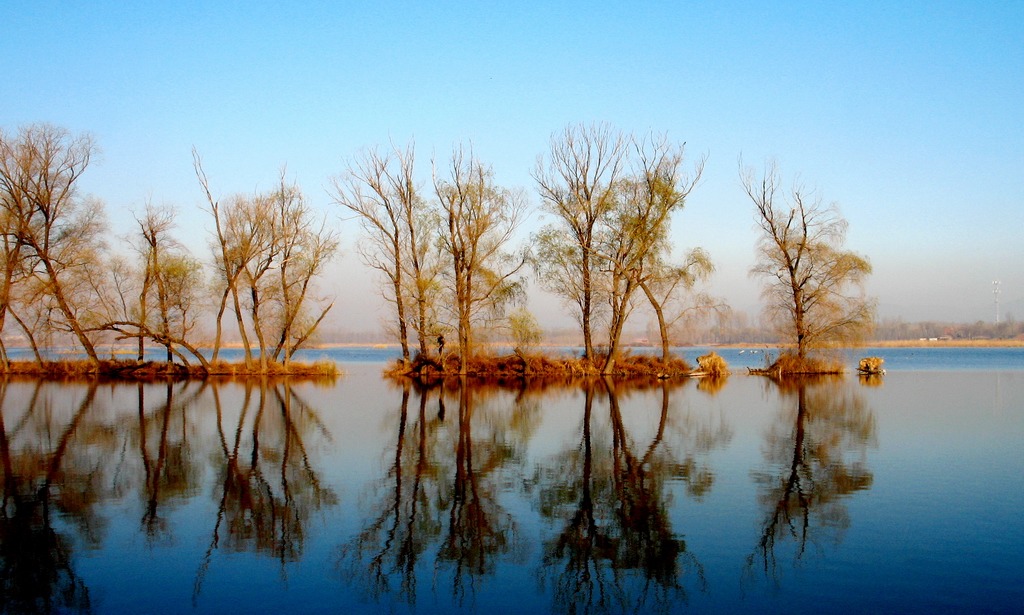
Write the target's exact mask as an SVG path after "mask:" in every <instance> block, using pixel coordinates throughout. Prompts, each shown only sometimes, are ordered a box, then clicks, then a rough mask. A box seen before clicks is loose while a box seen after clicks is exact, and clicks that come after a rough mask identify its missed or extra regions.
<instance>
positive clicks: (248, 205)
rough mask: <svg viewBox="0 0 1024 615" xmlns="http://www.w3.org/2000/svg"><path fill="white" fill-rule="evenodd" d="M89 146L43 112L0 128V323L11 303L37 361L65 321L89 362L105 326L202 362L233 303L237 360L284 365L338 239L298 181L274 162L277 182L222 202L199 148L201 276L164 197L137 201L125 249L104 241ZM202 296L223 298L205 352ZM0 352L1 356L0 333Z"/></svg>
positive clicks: (312, 324)
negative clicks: (160, 203) (89, 175)
mask: <svg viewBox="0 0 1024 615" xmlns="http://www.w3.org/2000/svg"><path fill="white" fill-rule="evenodd" d="M95 151H96V148H95V145H94V143H93V141H92V139H91V138H90V137H89V136H88V135H74V134H71V133H70V132H69V131H67V130H65V129H63V128H59V127H55V126H51V125H48V124H34V125H30V126H27V127H25V128H22V129H21V130H19V131H18V132H16V133H13V134H10V133H6V132H0V205H2V208H0V237H2V242H3V253H2V265H3V275H2V280H0V330H2V329H3V328H4V327H5V326H6V325H7V322H6V320H7V316H10V317H11V318H12V319H13V320H14V322H15V323H16V325H17V327H18V329H19V330H20V332H21V333H22V334H23V336H24V337H25V339H26V340H28V343H29V345H30V346H31V349H32V351H33V352H34V354H35V357H36V359H37V360H38V361H40V362H42V360H43V356H42V350H43V349H44V348H46V347H47V346H50V345H51V344H50V343H49V342H50V340H51V338H52V336H54V335H60V334H70V335H71V336H73V337H74V339H75V340H76V341H77V342H78V344H79V345H80V347H81V349H82V350H83V351H84V353H85V354H86V356H87V357H88V360H89V361H90V362H91V363H93V364H99V356H98V354H97V351H96V343H97V341H96V340H97V339H102V338H103V337H104V336H106V337H107V338H109V337H111V336H113V337H114V338H115V339H135V340H138V357H139V359H140V360H141V359H142V357H143V353H144V351H145V342H146V341H147V340H148V341H149V342H151V343H155V344H157V345H159V346H162V347H164V348H166V351H167V360H168V362H171V361H172V360H173V358H174V357H177V358H178V359H180V360H181V362H183V363H185V364H186V365H188V364H189V363H190V359H192V360H195V361H197V362H198V363H199V364H201V365H202V367H203V368H204V369H207V370H208V369H209V367H210V362H211V361H216V360H217V358H218V354H219V352H220V349H221V329H222V321H223V317H224V314H225V312H226V309H227V307H228V303H229V302H230V306H231V308H232V310H233V312H234V315H235V324H236V326H237V330H238V334H239V336H240V337H241V339H242V343H243V347H244V353H245V354H244V357H245V359H244V360H245V364H246V366H248V367H249V368H251V369H253V370H256V369H259V370H260V371H266V370H267V369H268V365H269V362H270V361H278V362H283V363H285V364H286V365H287V363H288V362H289V360H290V358H291V356H292V355H293V354H294V352H295V351H296V350H297V349H298V348H300V347H301V346H302V345H303V344H304V343H305V342H306V341H308V339H309V338H310V336H311V335H312V334H313V332H314V331H315V330H316V328H317V326H318V325H319V323H320V322H321V320H322V319H323V317H324V315H326V313H327V311H328V310H329V309H330V305H329V304H323V303H321V301H320V300H319V299H318V298H317V297H315V295H314V291H313V282H314V280H315V279H316V277H317V276H318V275H319V274H320V273H321V272H322V270H323V268H324V266H325V265H326V263H327V262H328V261H329V260H330V259H331V257H332V256H333V255H334V253H335V252H336V251H337V248H338V238H337V234H336V233H335V231H333V230H331V229H330V228H328V227H327V226H326V224H325V221H324V219H323V218H319V217H318V216H317V215H316V214H315V212H314V211H313V210H312V208H311V207H310V206H309V204H308V201H307V200H306V199H305V198H304V196H303V195H302V193H301V191H300V190H299V188H298V187H297V186H295V185H294V184H289V183H288V182H287V181H286V178H285V177H284V174H283V173H282V176H281V181H280V183H279V186H277V187H276V188H275V189H274V190H271V191H269V192H266V193H258V194H254V195H249V196H246V195H238V196H233V197H231V198H230V199H227V200H226V201H224V202H221V201H218V200H216V199H214V198H213V196H212V194H211V192H210V189H209V182H208V181H207V177H206V174H205V173H204V172H203V169H202V164H201V161H200V159H199V156H198V154H196V155H195V167H196V173H197V176H198V177H199V180H200V183H201V185H202V187H203V189H204V191H205V194H206V196H207V198H208V210H209V213H210V214H211V215H212V217H213V221H214V226H215V228H216V235H215V237H214V239H213V242H212V243H213V254H214V256H213V265H214V267H213V269H214V273H213V275H211V276H206V275H204V273H203V265H202V263H201V261H199V260H198V259H196V258H195V257H194V256H193V255H191V254H190V253H189V252H188V251H187V250H186V249H185V248H184V247H183V246H182V245H181V244H180V243H178V242H177V241H176V240H175V239H174V237H173V231H174V228H175V223H174V219H175V212H174V210H173V209H170V208H167V207H156V206H153V205H152V204H147V205H146V206H145V208H144V211H143V212H141V213H137V214H136V215H135V216H136V217H135V220H136V223H137V230H136V231H135V232H134V233H132V234H131V235H130V237H128V238H127V239H128V243H129V245H131V246H132V248H133V252H134V257H132V256H130V255H124V254H116V255H111V254H109V253H108V251H107V246H106V243H105V240H106V237H105V233H106V219H105V216H104V210H103V206H102V203H100V202H99V201H97V200H95V199H90V198H86V197H83V196H82V195H81V194H80V193H79V190H78V181H79V179H80V177H81V175H82V173H83V172H84V171H85V170H86V169H87V168H88V166H89V163H90V161H91V159H92V157H93V155H94V153H95ZM208 295H212V296H217V297H219V298H220V303H219V307H218V309H217V316H216V328H217V334H216V336H215V338H214V342H213V350H212V353H213V354H212V357H211V358H209V359H208V358H207V357H206V356H205V355H203V354H202V353H201V352H200V350H199V348H198V347H197V346H196V345H195V343H194V341H193V336H192V334H193V332H194V331H195V329H196V326H197V322H198V318H199V316H200V314H201V312H202V310H203V308H204V307H205V305H206V302H205V298H206V297H207V296H208ZM0 360H2V362H3V367H4V368H5V369H8V368H9V359H8V355H7V349H6V346H5V345H4V343H3V339H2V338H0Z"/></svg>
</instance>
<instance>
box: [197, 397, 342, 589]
mask: <svg viewBox="0 0 1024 615" xmlns="http://www.w3.org/2000/svg"><path fill="white" fill-rule="evenodd" d="M243 386H244V394H243V397H242V399H241V401H240V403H239V404H238V407H237V417H234V421H235V423H234V430H233V432H232V431H229V429H230V428H229V425H230V424H231V423H230V422H229V421H231V418H232V417H231V414H232V412H231V411H232V410H234V409H233V408H231V407H227V408H226V407H225V404H224V403H223V400H222V396H221V391H220V389H219V387H217V386H214V387H212V392H213V401H214V408H215V410H216V416H217V435H218V437H219V442H220V449H221V451H220V452H221V454H222V455H223V460H222V462H221V463H222V464H223V465H222V467H221V468H220V472H219V474H220V478H219V480H218V487H219V491H220V497H219V506H218V509H217V517H216V520H215V522H214V526H213V530H212V532H211V538H210V544H209V547H208V548H207V550H206V554H205V556H204V558H203V561H202V563H201V565H200V568H199V571H198V573H197V575H196V581H195V587H194V591H193V601H195V600H197V599H198V596H199V594H200V592H201V589H202V583H203V579H204V578H205V576H206V572H207V569H208V568H209V566H210V564H211V560H212V557H213V554H214V552H215V551H216V550H217V549H218V548H220V547H221V541H222V540H223V541H224V546H225V547H226V548H227V549H228V550H230V551H239V552H241V551H251V552H253V553H263V554H267V555H270V556H272V557H274V558H276V559H278V560H279V561H280V565H281V573H282V575H283V574H284V571H285V564H287V563H289V562H293V561H296V560H298V558H299V557H300V556H301V554H302V548H303V545H304V540H305V525H306V523H307V521H308V520H309V518H310V516H311V515H312V514H313V513H314V512H316V511H318V510H320V509H321V508H322V507H324V506H331V505H334V504H336V503H337V496H336V495H335V494H334V492H333V491H332V490H331V489H330V488H328V487H325V486H323V485H322V484H321V482H320V478H319V476H318V474H317V472H316V470H315V469H314V468H313V466H312V464H311V462H310V459H309V455H308V454H307V451H306V445H305V438H306V436H307V435H308V432H309V431H311V430H319V431H320V432H321V433H322V434H323V435H324V437H326V438H328V439H329V438H330V433H329V432H327V429H326V427H325V426H324V425H323V423H322V422H321V421H320V418H319V416H318V415H317V412H316V410H315V409H313V408H312V407H311V406H309V405H308V404H307V403H305V402H304V401H303V400H302V398H301V397H300V396H299V395H298V394H297V393H296V392H295V391H293V389H292V387H291V386H289V384H288V383H287V381H285V382H279V383H274V384H271V383H268V382H267V381H266V380H260V381H254V380H245V381H244V384H243ZM229 434H230V435H229ZM224 531H226V535H223V534H222V532H224Z"/></svg>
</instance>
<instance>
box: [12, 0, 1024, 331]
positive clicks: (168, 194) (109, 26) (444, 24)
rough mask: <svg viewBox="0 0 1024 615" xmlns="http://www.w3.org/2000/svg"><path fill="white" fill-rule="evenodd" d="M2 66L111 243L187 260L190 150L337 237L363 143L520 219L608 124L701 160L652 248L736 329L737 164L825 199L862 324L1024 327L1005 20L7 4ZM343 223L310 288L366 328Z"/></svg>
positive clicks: (845, 8)
mask: <svg viewBox="0 0 1024 615" xmlns="http://www.w3.org/2000/svg"><path fill="white" fill-rule="evenodd" d="M552 5H556V6H552ZM0 57H2V58H3V67H4V68H3V72H4V78H3V79H2V80H0V125H2V126H3V127H4V128H6V129H15V128H17V126H19V125H21V124H24V123H28V122H36V121H46V122H51V123H54V124H58V125H62V126H65V127H67V128H70V129H71V130H74V131H89V132H91V133H93V135H94V136H95V138H96V140H97V142H98V144H99V145H100V147H101V149H102V156H101V157H99V159H98V161H97V163H96V164H95V165H94V166H93V167H92V168H91V169H90V170H89V172H88V173H87V174H86V176H85V177H84V178H83V182H84V186H85V189H86V190H87V191H88V192H90V193H91V194H94V195H95V196H98V197H100V198H102V199H103V200H104V201H105V202H106V203H107V207H108V211H109V213H110V217H111V221H112V226H113V231H114V232H126V231H127V230H128V227H127V226H126V225H125V224H124V221H125V219H126V218H127V219H130V218H129V216H128V212H129V211H130V210H131V209H133V208H134V209H138V208H139V207H141V205H142V203H143V202H144V201H145V200H146V199H147V198H148V199H152V200H153V201H154V202H156V203H170V204H176V205H178V206H179V207H180V208H181V210H182V214H181V216H180V222H181V226H182V230H181V233H180V234H181V235H182V236H183V237H184V238H186V239H187V240H188V241H190V242H192V245H193V246H194V247H195V250H196V251H197V252H198V253H199V255H201V256H204V257H205V256H206V249H205V246H204V240H205V239H204V238H205V236H206V234H207V229H208V226H209V225H208V224H207V221H206V219H205V218H203V217H202V216H201V214H200V213H199V212H198V206H199V205H200V204H201V193H200V192H199V189H198V186H197V183H196V180H195V178H194V175H193V173H192V168H191V157H190V150H191V148H192V146H193V145H195V146H196V147H197V148H198V149H199V150H200V152H201V153H202V155H203V158H204V160H205V164H206V168H207V172H208V174H209V176H210V178H211V181H212V187H213V189H214V191H215V192H216V193H217V194H219V195H227V194H231V193H234V192H250V191H252V190H254V189H261V188H267V187H269V186H271V185H272V184H273V182H274V181H275V177H276V175H277V173H278V171H279V169H280V168H281V167H282V165H287V169H288V173H289V175H290V176H291V177H293V178H294V179H295V180H297V181H298V182H299V183H300V184H301V185H302V187H303V189H304V190H305V192H306V193H307V195H308V196H309V197H310V200H311V201H312V202H313V203H314V204H315V205H316V206H318V207H322V208H323V210H324V211H327V212H330V215H331V217H332V219H335V220H336V219H337V217H336V216H337V211H336V210H334V209H333V207H332V206H331V205H330V199H329V197H328V196H327V193H326V191H325V187H326V186H327V185H328V184H329V180H330V177H331V176H333V175H336V174H338V173H340V172H341V171H342V170H343V169H344V168H345V164H346V159H347V158H349V157H350V156H351V155H353V154H354V153H355V152H357V151H358V150H359V149H360V148H362V147H365V146H373V145H378V144H380V145H384V144H387V142H388V141H389V140H394V141H395V142H397V143H400V144H404V143H405V142H407V141H408V140H410V139H415V141H416V144H417V149H418V153H419V160H420V161H422V163H423V164H422V168H421V170H422V172H423V176H424V179H426V178H428V177H429V160H430V157H431V156H432V155H434V154H436V155H438V156H439V157H443V156H445V155H446V154H447V153H448V152H449V151H450V149H451V146H452V144H453V143H455V142H459V141H465V142H468V141H472V143H473V144H474V146H475V149H476V151H477V152H478V154H479V155H480V156H481V158H483V159H484V160H485V161H487V162H490V163H491V164H492V165H493V166H494V168H495V171H496V173H497V176H498V179H499V181H501V182H502V183H504V184H507V185H509V186H521V187H523V188H525V189H527V191H528V192H529V193H530V194H531V195H534V196H533V200H534V203H536V202H537V199H536V196H535V193H534V191H533V185H532V180H531V178H530V170H531V168H532V167H533V165H534V162H535V159H536V157H537V155H539V154H542V153H543V152H544V151H545V149H546V148H547V144H548V140H549V137H550V135H551V134H552V133H553V132H555V131H559V130H561V129H562V128H563V127H565V126H566V125H567V124H570V123H577V122H585V123H590V122H595V121H604V122H609V123H611V124H613V125H614V126H616V127H618V128H621V129H623V130H628V131H636V132H646V131H648V130H654V131H658V132H667V133H668V134H669V136H670V137H671V138H673V139H676V140H679V141H685V142H687V148H688V151H689V152H690V153H691V154H692V155H693V156H694V157H696V156H699V155H701V154H707V155H708V156H709V160H708V167H707V172H706V174H705V179H704V181H703V183H702V184H701V186H700V187H699V188H698V189H697V190H696V191H695V192H694V193H693V195H692V198H691V200H690V202H689V204H688V206H687V209H686V210H685V211H684V212H683V213H682V214H681V215H680V216H679V217H678V218H677V219H676V221H675V227H674V228H675V231H674V233H675V237H676V242H677V245H678V247H679V248H680V250H681V249H683V248H688V247H692V246H696V245H700V246H703V247H705V248H706V249H707V250H709V251H710V253H711V255H712V258H713V259H714V260H715V261H716V263H717V265H718V274H717V275H716V278H715V282H714V285H713V289H712V290H713V291H714V292H716V293H717V294H719V295H722V296H724V297H725V298H726V299H727V300H729V302H730V303H732V304H733V306H734V307H736V308H737V309H742V310H747V311H749V312H751V313H754V312H756V311H757V309H758V304H759V298H758V291H757V283H756V281H753V280H751V279H749V278H748V276H747V270H748V269H749V267H750V266H751V264H752V261H753V258H754V242H755V238H756V236H755V234H754V230H753V218H752V207H751V205H750V203H749V202H748V201H746V200H745V196H744V195H743V193H742V191H741V188H740V184H739V180H738V176H737V161H738V159H739V157H740V156H742V157H743V159H744V161H745V162H746V163H748V164H753V165H758V166H759V165H761V164H762V163H763V162H764V160H765V159H766V158H769V157H771V158H774V159H776V160H777V161H778V164H779V166H780V168H781V169H782V171H783V173H784V174H785V176H786V177H787V181H789V180H792V179H796V178H797V177H799V179H800V180H801V181H802V182H803V183H805V184H806V185H809V186H815V187H817V188H818V189H819V190H820V192H821V194H822V196H823V197H824V198H825V199H826V200H829V201H836V202H838V203H839V204H840V207H841V210H842V212H843V214H844V215H845V217H846V218H847V219H848V221H849V222H850V232H849V236H848V242H847V245H848V247H849V248H851V249H853V250H856V251H858V252H861V253H863V254H865V255H867V256H868V257H869V258H870V260H871V262H872V264H873V266H874V270H875V273H874V275H873V276H872V279H871V282H870V285H869V291H870V292H871V293H872V294H874V295H876V296H877V297H878V298H879V301H880V306H881V312H882V315H883V316H901V317H903V318H905V319H907V320H923V319H948V320H959V321H973V320H992V319H993V317H994V307H993V296H992V284H991V282H992V280H996V279H998V280H1001V281H1002V291H1003V292H1002V294H1001V297H1000V299H1001V305H1002V312H1003V315H1004V316H1005V315H1006V314H1007V313H1013V314H1014V316H1015V317H1016V318H1017V319H1018V320H1019V319H1021V318H1024V2H1020V1H1014V2H973V1H969V2H933V1H923V2H909V1H908V2H898V3H892V2H870V3H848V2H843V3H830V2H824V3H817V2H815V3H810V2H808V3H765V2H749V3H745V2H714V3H711V2H709V3H686V2H648V3H636V5H634V4H633V3H595V2H572V3H569V2H562V3H548V2H521V3H511V2H500V3H498V2H493V3H492V2H472V3H470V2H467V3H452V2H401V3H392V2H380V3H377V2H373V3H360V4H357V3H334V2H325V3H280V2H274V3H262V2H237V3H236V2H208V3H192V2H175V3H121V2H117V3H104V2H75V3H72V2H66V3H65V2H9V3H7V4H6V5H5V10H4V25H3V34H2V36H0ZM539 223H540V220H539V219H535V220H534V221H533V222H532V224H533V225H536V224H539ZM339 224H341V223H340V222H339ZM341 228H342V230H343V233H344V238H345V245H346V254H345V255H344V256H343V259H342V261H341V263H340V265H339V266H338V268H337V273H336V275H338V276H345V278H346V279H347V280H350V281H347V282H345V283H344V284H334V283H332V284H331V285H329V286H330V287H333V288H338V287H344V288H349V289H350V288H360V289H362V288H364V287H366V288H367V291H366V292H365V293H363V292H358V293H353V292H346V293H344V296H342V297H340V300H339V303H338V306H337V307H336V310H338V311H339V312H340V314H339V316H345V317H349V318H350V319H351V320H350V323H351V325H352V328H354V329H359V328H370V327H373V326H374V324H375V323H374V318H375V317H374V316H372V315H371V313H372V310H373V308H375V307H376V306H375V305H374V304H373V302H372V301H371V300H370V299H368V297H372V291H371V290H369V286H368V282H367V280H366V278H367V275H366V274H365V273H364V272H360V271H358V270H359V269H361V267H362V266H361V265H360V263H359V258H358V256H357V255H356V254H355V253H354V250H353V248H352V245H353V242H354V241H355V239H356V238H355V234H356V229H355V228H354V226H352V225H351V224H342V225H341ZM346 315H347V316H346ZM364 325H365V327H364Z"/></svg>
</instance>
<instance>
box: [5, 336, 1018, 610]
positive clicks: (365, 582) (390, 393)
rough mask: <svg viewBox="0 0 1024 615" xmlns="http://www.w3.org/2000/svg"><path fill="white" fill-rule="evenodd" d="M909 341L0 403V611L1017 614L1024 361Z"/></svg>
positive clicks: (372, 367) (361, 367)
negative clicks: (598, 375) (835, 355)
mask: <svg viewBox="0 0 1024 615" xmlns="http://www.w3.org/2000/svg"><path fill="white" fill-rule="evenodd" d="M931 350H933V349H929V351H928V352H925V351H920V350H911V349H896V350H885V351H878V352H875V353H873V354H881V355H882V356H884V357H885V358H886V364H887V367H889V368H890V370H889V373H888V374H887V375H886V376H885V377H884V378H882V379H877V380H873V381H865V380H861V379H858V378H857V377H856V376H853V375H848V376H847V377H845V378H841V379H832V380H817V381H810V382H791V383H785V384H782V385H779V384H775V383H773V382H771V381H769V380H767V379H764V378H759V377H750V376H745V375H735V376H732V377H730V378H729V379H728V380H727V381H725V382H717V383H715V382H708V381H700V382H695V381H690V382H684V383H672V384H664V385H662V384H656V385H652V386H648V387H626V386H622V385H614V384H611V385H609V384H607V383H605V382H603V381H601V380H596V381H592V382H589V383H573V384H567V385H565V386H557V387H550V388H546V389H543V390H514V389H500V388H497V387H481V386H477V387H470V386H462V385H460V384H459V383H458V381H455V382H452V383H451V384H450V385H448V386H446V387H443V388H433V389H429V390H425V389H420V388H415V387H402V386H398V385H395V384H391V383H388V382H386V381H384V380H382V379H381V378H380V371H381V368H382V361H384V360H387V358H389V356H391V355H388V354H386V352H387V351H376V350H358V351H356V350H344V351H333V352H332V353H331V354H330V355H328V356H329V357H330V358H335V359H340V360H342V361H343V362H344V367H345V370H346V372H347V374H346V376H345V377H344V378H342V379H341V380H339V381H338V382H337V384H335V385H330V386H322V385H316V384H310V383H298V384H291V385H289V384H287V383H281V382H278V383H271V384H263V385H261V384H260V383H258V382H253V383H251V384H249V385H246V384H244V383H223V384H220V385H215V384H213V383H208V384H205V385H204V384H201V383H187V384H174V385H164V384H147V385H136V384H130V385H125V384H102V385H94V386H89V385H87V384H67V383H37V382H33V381H11V382H8V383H6V384H0V410H2V412H0V461H2V465H3V477H4V483H3V495H4V500H3V506H2V515H0V566H2V573H0V608H2V610H3V611H5V612H26V611H28V612H33V611H51V612H75V611H91V612H97V613H123V612H152V613H172V612H197V613H205V612H217V613H250V612H281V611H286V612H330V613H333V612H343V613H353V612H396V613H403V612H416V613H435V612H438V613H440V612H453V611H454V612H475V611H480V612H488V613H492V612H508V613H513V612H515V613H519V612H527V611H533V612H567V613H573V612H574V613H593V612H610V613H619V612H641V613H646V612H712V611H714V612H758V613H760V612H786V613H790V612H815V613H818V612H822V611H832V612H879V611H887V612H894V611H897V612H929V613H931V612H972V613H973V612H1020V611H1021V605H1024V515H1021V510H1022V508H1024V354H1022V352H1021V350H1020V349H1002V350H994V351H984V352H979V351H977V350H974V349H971V350H942V351H936V352H930V351H931ZM729 352H730V353H732V354H731V355H729V356H727V357H726V358H727V359H729V360H730V363H731V364H732V365H733V366H734V368H735V367H737V365H739V366H743V365H744V363H743V361H745V360H747V357H749V355H751V354H753V353H744V354H742V355H741V354H739V351H738V350H731V351H729ZM886 353H888V355H887V354H886ZM749 364H751V365H759V364H760V363H759V362H758V359H754V360H752V361H750V362H749Z"/></svg>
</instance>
